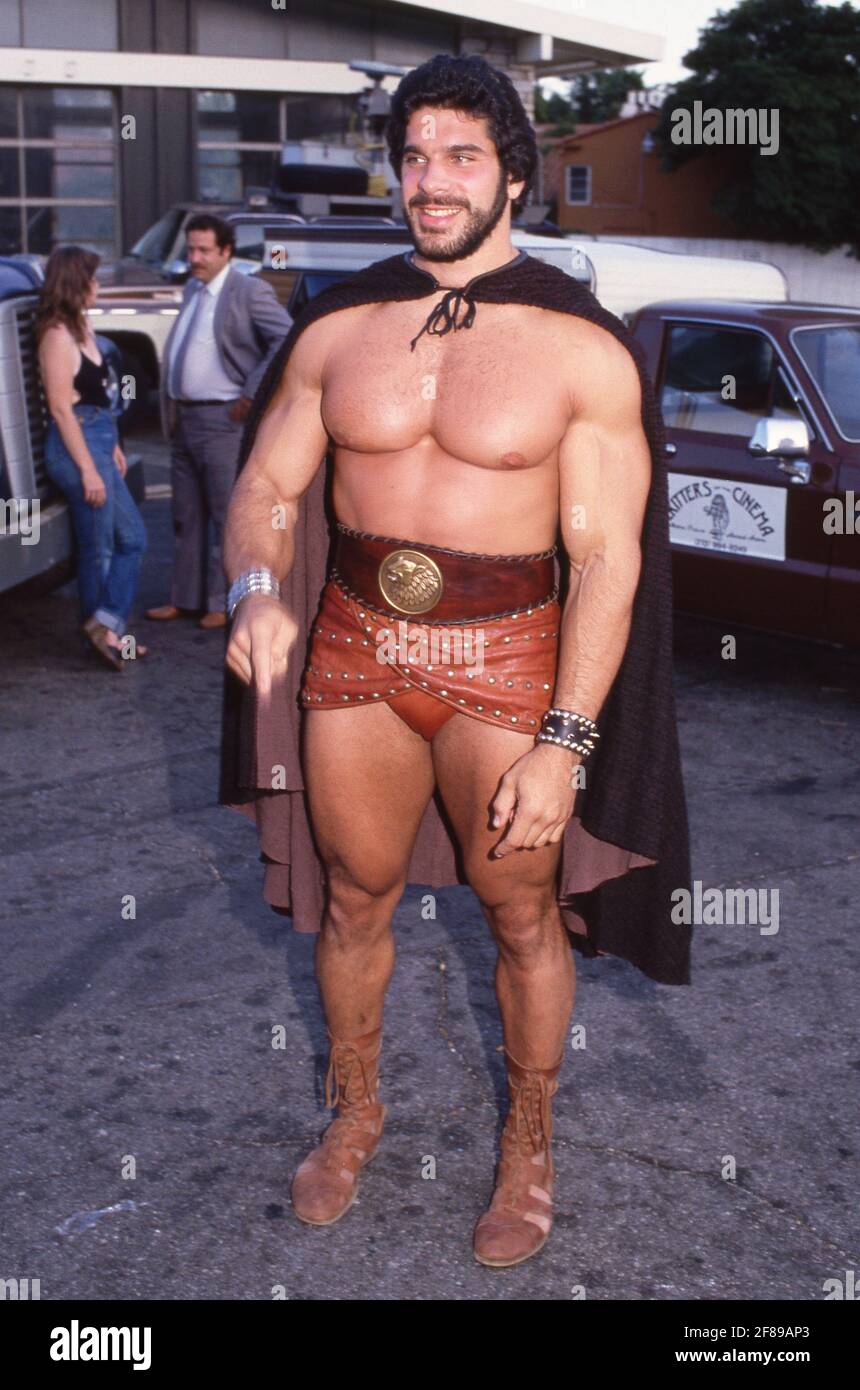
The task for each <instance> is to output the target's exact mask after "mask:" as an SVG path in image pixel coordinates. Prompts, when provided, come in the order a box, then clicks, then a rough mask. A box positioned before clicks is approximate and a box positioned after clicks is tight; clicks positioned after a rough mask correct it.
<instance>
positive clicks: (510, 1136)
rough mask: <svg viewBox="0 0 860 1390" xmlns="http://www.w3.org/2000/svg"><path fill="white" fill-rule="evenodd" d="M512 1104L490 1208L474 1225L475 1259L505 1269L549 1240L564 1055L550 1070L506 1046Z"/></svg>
mask: <svg viewBox="0 0 860 1390" xmlns="http://www.w3.org/2000/svg"><path fill="white" fill-rule="evenodd" d="M505 1056H506V1057H507V1066H508V1087H509V1089H510V1093H511V1108H510V1110H509V1111H508V1117H507V1120H506V1122H505V1128H504V1130H503V1132H502V1155H501V1160H500V1162H499V1168H498V1172H497V1175H496V1186H495V1190H494V1192H493V1196H492V1200H491V1202H490V1205H489V1207H488V1209H487V1210H486V1211H485V1212H484V1214H483V1216H482V1217H481V1218H480V1220H479V1221H478V1224H477V1226H476V1227H475V1239H474V1251H475V1259H476V1260H479V1261H480V1263H481V1264H483V1265H491V1266H492V1267H493V1268H498V1269H504V1268H506V1267H507V1266H508V1265H516V1264H519V1263H520V1261H521V1260H527V1259H529V1257H530V1256H531V1255H536V1254H537V1252H538V1250H540V1249H541V1247H542V1246H543V1245H545V1244H546V1241H547V1238H548V1237H549V1233H550V1230H551V1228H552V1184H553V1178H554V1176H555V1169H554V1165H553V1161H552V1153H551V1143H552V1111H551V1108H550V1102H551V1100H552V1097H553V1096H554V1095H555V1093H556V1091H557V1090H558V1081H557V1080H556V1078H557V1076H558V1073H559V1071H560V1069H561V1063H562V1060H563V1056H562V1058H560V1059H559V1061H558V1062H557V1063H556V1065H555V1066H554V1067H549V1068H547V1069H545V1070H540V1069H537V1068H533V1067H532V1068H529V1067H524V1066H522V1064H521V1063H520V1062H517V1061H516V1059H515V1058H514V1057H512V1056H511V1054H510V1052H508V1050H507V1048H506V1049H505Z"/></svg>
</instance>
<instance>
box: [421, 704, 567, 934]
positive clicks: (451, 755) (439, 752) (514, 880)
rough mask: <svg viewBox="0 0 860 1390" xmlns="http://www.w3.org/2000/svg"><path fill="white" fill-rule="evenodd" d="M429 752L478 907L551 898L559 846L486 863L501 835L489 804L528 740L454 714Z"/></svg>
mask: <svg viewBox="0 0 860 1390" xmlns="http://www.w3.org/2000/svg"><path fill="white" fill-rule="evenodd" d="M431 747H432V750H433V762H434V766H435V769H436V781H437V784H438V787H439V791H440V794H441V796H442V799H443V801H444V803H445V808H446V810H447V812H448V814H449V816H450V817H451V821H452V823H453V825H454V828H455V831H456V834H457V839H458V841H459V843H460V846H461V849H462V852H463V860H464V864H465V868H466V875H467V877H468V880H469V883H470V885H471V887H472V888H473V889H474V891H475V893H476V894H477V895H478V898H479V899H480V901H481V904H482V906H483V907H485V908H494V907H504V906H506V905H508V904H510V903H516V901H517V899H521V900H525V901H527V902H532V903H533V902H534V901H535V900H538V899H541V898H549V897H553V898H554V888H555V877H556V870H557V868H558V861H559V855H560V854H561V843H560V842H559V843H558V844H550V845H542V846H541V848H540V849H520V850H516V851H515V852H514V853H512V854H506V855H504V856H503V858H501V859H491V858H490V851H491V850H492V849H493V847H494V846H495V845H497V844H498V843H499V841H500V839H501V838H502V835H503V833H504V827H503V826H502V827H500V828H498V829H492V828H491V825H490V804H491V802H492V800H493V797H494V796H495V794H496V792H497V791H498V789H499V783H500V781H501V779H502V777H503V776H504V774H505V773H506V772H507V771H508V769H509V768H510V767H513V765H514V763H515V762H516V761H517V759H518V758H521V757H522V756H523V755H524V754H525V753H528V752H529V750H530V749H531V748H533V747H534V739H533V738H532V736H531V735H530V734H519V733H514V732H513V730H511V729H502V728H499V727H498V726H496V725H494V724H487V723H484V722H482V721H481V720H478V719H472V718H471V717H470V716H469V715H467V714H459V713H458V714H455V715H454V717H453V719H449V720H448V723H447V724H445V725H444V726H443V728H441V729H440V730H439V732H438V733H437V734H436V736H435V738H434V739H433V743H432V745H431Z"/></svg>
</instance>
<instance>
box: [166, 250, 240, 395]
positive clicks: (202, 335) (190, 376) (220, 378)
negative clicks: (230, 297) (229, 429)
mask: <svg viewBox="0 0 860 1390" xmlns="http://www.w3.org/2000/svg"><path fill="white" fill-rule="evenodd" d="M230 268H231V267H230V262H229V261H228V262H227V264H226V265H225V266H224V268H223V269H222V270H219V271H218V274H217V275H215V276H213V278H212V279H211V280H210V281H208V283H203V284H201V286H200V288H199V289H198V290H196V291H195V293H194V294H192V295H189V298H188V302H187V304H186V305H185V307H184V309H183V310H182V313H181V314H180V316H179V322H178V323H177V325H176V333H175V335H174V339H173V342H172V343H171V345H170V360H171V363H172V362H174V361H175V359H176V354H177V353H178V352H179V349H180V347H181V345H182V340H183V338H184V337H185V335H186V333H187V332H188V325H189V323H190V322H191V316H192V314H193V313H194V309H195V306H196V304H197V299H198V296H199V295H201V294H203V295H205V296H206V297H205V299H204V300H203V303H202V304H201V305H200V312H199V314H198V315H197V319H196V322H195V324H194V337H193V339H192V341H191V342H189V344H188V354H187V356H186V358H185V362H184V363H183V367H182V382H181V389H180V392H179V395H180V398H181V399H182V400H186V401H199V400H202V401H210V400H219V401H235V400H238V398H239V396H241V394H242V388H241V386H240V385H239V384H238V382H235V381H233V380H232V378H231V377H229V376H228V375H227V373H226V372H225V370H224V365H223V363H222V361H221V354H220V353H219V351H218V347H217V344H216V342H215V333H214V323H215V306H216V304H217V303H218V296H219V294H220V293H221V291H222V289H223V288H224V281H225V280H226V279H227V276H228V275H229V273H230ZM168 380H169V374H168Z"/></svg>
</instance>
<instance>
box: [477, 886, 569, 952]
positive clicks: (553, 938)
mask: <svg viewBox="0 0 860 1390" xmlns="http://www.w3.org/2000/svg"><path fill="white" fill-rule="evenodd" d="M481 906H482V908H483V911H484V916H485V917H486V919H487V922H488V923H489V926H490V930H491V931H492V933H493V937H494V938H495V941H496V944H497V946H498V947H499V951H500V952H501V953H502V955H504V956H505V957H507V958H508V959H509V960H510V961H511V962H512V963H513V964H515V965H519V966H521V967H522V968H524V969H528V968H529V967H530V966H536V965H537V964H538V963H539V962H541V960H542V959H543V958H544V957H545V955H546V953H547V951H552V950H554V949H558V948H559V947H560V946H561V945H562V944H563V928H562V924H561V917H560V914H559V910H558V904H557V903H556V900H555V894H554V892H552V891H550V890H543V889H541V890H534V889H533V890H530V891H527V892H522V893H516V894H512V895H511V896H509V897H507V898H506V899H505V900H504V901H500V902H492V901H491V902H486V901H483V900H482V902H481Z"/></svg>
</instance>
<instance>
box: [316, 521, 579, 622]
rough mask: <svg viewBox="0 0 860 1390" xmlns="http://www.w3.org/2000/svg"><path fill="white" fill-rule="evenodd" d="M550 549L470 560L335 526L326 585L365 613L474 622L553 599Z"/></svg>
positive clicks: (435, 547)
mask: <svg viewBox="0 0 860 1390" xmlns="http://www.w3.org/2000/svg"><path fill="white" fill-rule="evenodd" d="M555 553H556V547H555V546H553V547H552V548H551V549H550V550H543V551H541V552H540V553H539V554H535V555H473V554H470V553H469V552H467V551H463V550H448V549H446V548H445V547H444V546H439V545H425V544H424V542H423V541H408V540H397V539H395V538H393V537H391V536H375V535H372V534H371V533H370V532H367V531H355V530H353V529H352V527H349V526H344V525H343V523H342V522H338V523H337V542H336V545H335V555H334V566H333V570H332V578H333V579H335V580H337V581H338V582H339V583H340V584H341V585H342V587H344V588H345V589H347V591H348V592H350V593H351V594H352V595H353V597H355V598H357V599H359V600H360V601H361V602H362V603H366V604H367V606H368V607H369V608H373V609H374V610H376V611H378V612H382V613H387V614H390V615H393V616H395V617H413V618H415V619H416V620H417V621H420V622H426V623H430V624H435V623H445V622H449V623H450V622H466V621H469V622H479V621H482V620H484V619H487V618H500V617H504V616H506V615H507V614H509V613H518V612H520V611H521V610H522V609H528V608H530V607H534V606H536V605H537V604H540V603H546V602H549V601H550V600H552V599H554V598H555V597H556V596H557V590H556V585H555V568H554V564H553V556H554V555H555Z"/></svg>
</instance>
